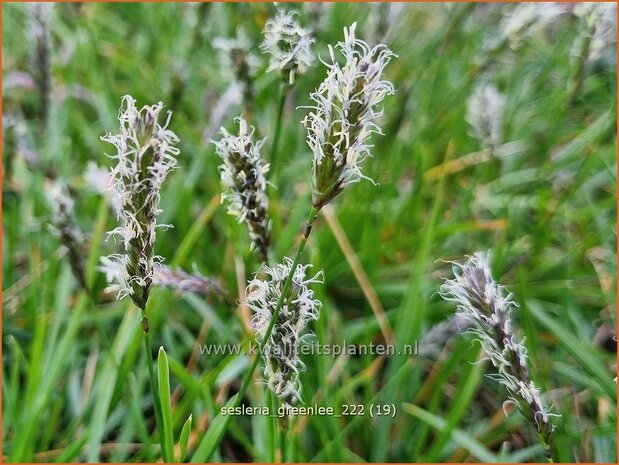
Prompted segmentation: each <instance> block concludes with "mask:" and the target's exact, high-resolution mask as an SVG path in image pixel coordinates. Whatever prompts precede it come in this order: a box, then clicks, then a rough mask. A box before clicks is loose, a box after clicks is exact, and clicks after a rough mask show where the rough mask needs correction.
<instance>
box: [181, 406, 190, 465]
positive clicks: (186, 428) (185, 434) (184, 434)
mask: <svg viewBox="0 0 619 465" xmlns="http://www.w3.org/2000/svg"><path fill="white" fill-rule="evenodd" d="M191 418H192V415H189V418H187V420H186V421H185V424H184V425H183V429H182V430H181V436H180V439H179V440H178V443H179V446H180V454H179V456H178V461H179V462H184V461H185V455H186V454H187V443H188V442H189V433H191Z"/></svg>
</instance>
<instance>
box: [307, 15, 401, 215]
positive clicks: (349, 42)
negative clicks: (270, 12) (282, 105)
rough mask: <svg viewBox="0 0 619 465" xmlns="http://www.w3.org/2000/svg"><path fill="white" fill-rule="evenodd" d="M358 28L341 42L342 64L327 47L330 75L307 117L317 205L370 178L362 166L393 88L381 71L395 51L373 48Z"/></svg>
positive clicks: (346, 32)
mask: <svg viewBox="0 0 619 465" xmlns="http://www.w3.org/2000/svg"><path fill="white" fill-rule="evenodd" d="M355 28H356V23H354V24H353V25H352V26H350V27H349V28H345V29H344V42H339V43H338V44H337V48H338V49H339V51H340V52H341V54H342V55H343V57H344V59H345V63H344V64H343V65H340V64H339V63H338V62H337V61H336V59H335V52H334V50H333V47H331V46H329V53H330V56H331V64H327V67H328V73H327V77H326V79H325V80H324V81H323V82H322V84H320V86H319V87H318V89H317V90H316V91H315V92H313V93H312V94H311V95H310V99H311V100H313V101H314V102H315V105H314V106H311V107H309V108H310V109H311V111H310V113H309V114H308V115H307V116H306V117H305V119H304V121H303V124H304V125H305V127H306V129H307V143H308V145H309V147H310V149H311V150H312V152H313V173H312V185H313V205H314V207H316V208H317V209H320V208H322V207H323V206H324V205H326V204H327V203H329V202H330V201H331V200H333V199H334V198H335V197H336V196H337V195H338V194H339V193H340V192H342V190H344V188H345V187H346V186H348V185H349V184H352V183H355V182H358V181H360V180H361V179H362V178H366V179H369V178H368V177H367V176H364V175H363V173H362V172H361V167H360V165H361V163H362V162H363V161H364V160H365V159H366V158H367V157H369V156H370V148H371V145H369V143H368V139H369V138H370V136H371V135H372V134H373V133H378V134H382V132H381V129H380V127H379V126H378V125H377V120H378V118H379V117H380V116H381V115H382V109H380V108H379V105H380V104H381V102H382V101H383V99H384V98H385V96H387V95H392V94H393V93H394V88H393V85H392V84H391V82H389V81H387V80H385V79H384V78H383V74H384V71H385V67H386V66H387V64H388V63H389V61H390V60H391V59H392V58H393V57H394V56H395V55H394V54H393V53H392V52H391V50H389V49H388V48H387V47H386V46H385V45H377V46H375V47H370V46H369V45H368V44H367V43H366V42H364V41H363V40H359V39H357V38H356V37H355Z"/></svg>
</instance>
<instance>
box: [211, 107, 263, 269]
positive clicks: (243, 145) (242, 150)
mask: <svg viewBox="0 0 619 465" xmlns="http://www.w3.org/2000/svg"><path fill="white" fill-rule="evenodd" d="M235 121H236V122H238V124H239V133H238V135H233V134H230V133H229V132H228V131H226V129H225V128H221V129H220V133H221V139H220V140H219V141H212V142H213V143H214V144H215V150H216V152H217V154H218V155H219V156H220V157H221V159H222V160H223V164H222V165H221V166H220V167H219V173H220V175H221V182H222V184H223V187H224V192H223V194H222V196H221V200H222V201H227V202H228V213H229V214H230V215H233V216H236V217H237V218H238V220H239V222H240V223H245V225H246V226H247V229H248V230H249V236H250V238H251V240H252V245H251V248H252V250H257V251H258V252H259V254H260V257H261V258H262V259H263V260H265V261H266V260H267V255H268V247H269V240H270V239H269V235H270V225H269V219H268V214H267V212H268V208H269V202H268V198H267V195H266V188H267V181H266V177H265V175H266V173H267V172H268V171H269V165H268V164H267V163H265V162H264V159H263V158H262V153H261V149H262V145H263V144H264V141H265V139H262V140H257V141H254V139H253V135H254V128H253V127H250V126H249V125H248V124H247V121H245V120H244V119H243V117H238V118H236V119H235Z"/></svg>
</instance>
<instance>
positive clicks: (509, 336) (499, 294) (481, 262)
mask: <svg viewBox="0 0 619 465" xmlns="http://www.w3.org/2000/svg"><path fill="white" fill-rule="evenodd" d="M454 275H455V277H454V279H451V280H447V281H445V283H443V285H442V286H441V288H440V291H439V292H440V295H441V296H442V297H443V298H444V299H445V300H447V301H450V302H454V303H455V304H456V306H457V313H456V315H458V316H460V317H462V318H464V319H465V320H467V321H468V322H470V324H471V328H470V329H468V331H469V332H471V333H473V334H474V335H475V336H477V338H478V339H479V341H480V342H481V345H482V347H483V349H484V351H485V352H486V354H487V357H488V358H489V359H490V361H491V362H492V365H494V367H495V369H496V370H497V373H496V374H495V375H494V376H493V379H495V380H496V381H498V382H499V383H501V384H502V385H504V386H505V388H506V389H507V391H508V393H509V399H510V401H512V402H513V403H515V404H516V405H517V406H518V407H519V410H520V412H521V413H522V414H523V415H524V416H525V417H526V418H528V419H529V420H530V421H531V423H533V424H534V425H535V427H536V428H537V431H538V432H539V434H540V436H541V438H542V439H543V441H544V445H545V447H546V448H547V452H548V447H549V444H550V439H551V434H552V431H553V428H554V427H553V425H552V423H551V422H550V418H549V417H550V416H551V414H549V413H548V409H547V408H546V407H545V406H544V404H543V403H542V400H541V398H540V392H539V390H538V389H537V388H536V387H535V386H534V384H533V382H532V381H531V377H530V375H529V369H528V366H527V351H526V348H525V346H524V340H522V339H518V338H517V337H516V335H515V334H514V332H513V329H512V319H511V312H512V310H513V309H514V308H515V307H517V303H516V302H514V301H513V300H512V296H511V294H509V293H507V292H506V290H505V288H504V287H503V286H501V285H500V284H498V283H497V282H496V281H495V280H494V278H493V277H492V273H491V271H490V264H489V260H488V256H487V254H484V253H479V252H478V253H476V254H475V255H473V256H472V257H470V258H469V259H468V260H467V262H466V263H464V264H463V265H460V264H455V265H454Z"/></svg>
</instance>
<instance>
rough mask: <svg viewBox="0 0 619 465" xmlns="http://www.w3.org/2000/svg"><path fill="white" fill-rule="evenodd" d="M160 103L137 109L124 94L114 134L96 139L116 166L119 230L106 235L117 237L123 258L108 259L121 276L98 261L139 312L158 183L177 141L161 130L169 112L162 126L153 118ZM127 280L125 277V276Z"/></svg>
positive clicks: (147, 279) (147, 280)
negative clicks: (112, 149)
mask: <svg viewBox="0 0 619 465" xmlns="http://www.w3.org/2000/svg"><path fill="white" fill-rule="evenodd" d="M162 109H163V104H162V103H161V102H159V103H158V104H156V105H150V106H148V105H147V106H144V107H142V108H141V109H138V108H137V107H136V105H135V100H134V99H133V97H131V96H129V95H125V96H124V97H123V98H122V105H121V109H120V111H119V115H118V120H119V122H120V132H119V133H118V134H107V135H106V136H104V137H102V138H101V139H102V140H104V141H106V142H109V143H111V144H113V145H114V146H115V147H116V154H115V155H111V158H113V159H114V160H116V162H117V164H116V166H115V167H114V168H113V169H112V171H111V178H112V189H113V198H114V199H115V202H116V203H117V207H118V208H117V216H118V219H119V221H120V226H119V227H118V228H116V229H115V230H113V231H111V233H110V235H113V236H120V237H121V238H122V239H123V243H124V247H125V251H126V252H127V255H119V254H113V255H110V256H109V257H108V260H107V261H108V262H109V260H112V261H115V262H117V263H118V264H119V265H121V266H124V267H125V268H126V270H125V271H126V273H122V274H121V273H111V272H109V270H110V269H111V268H112V267H111V266H110V264H109V263H107V264H106V263H105V262H104V263H103V266H104V268H105V271H106V275H107V276H108V278H112V279H114V280H115V285H116V287H117V288H118V297H119V298H120V297H123V296H125V295H129V296H131V298H132V299H133V300H134V302H135V303H136V305H138V306H139V307H140V308H142V309H144V308H145V306H146V300H147V298H148V292H149V289H150V285H151V283H152V277H153V266H154V263H155V262H156V261H158V259H159V258H158V257H156V256H154V254H153V248H154V244H155V237H156V234H155V231H156V229H157V228H158V227H161V226H162V225H158V224H157V215H158V214H159V213H160V212H161V210H160V209H159V195H160V190H161V185H162V183H163V181H164V180H165V178H166V177H167V175H168V174H169V172H170V171H171V170H172V169H173V168H174V167H175V165H176V157H177V156H178V153H179V150H178V149H177V148H176V147H175V144H176V143H177V142H178V137H177V136H176V134H174V132H172V131H171V130H169V129H168V128H167V126H168V124H169V122H170V117H171V113H170V112H169V113H168V116H167V118H166V120H165V123H164V124H163V125H161V124H159V115H160V113H161V111H162ZM127 276H128V277H127ZM120 278H122V279H120Z"/></svg>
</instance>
